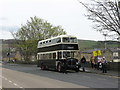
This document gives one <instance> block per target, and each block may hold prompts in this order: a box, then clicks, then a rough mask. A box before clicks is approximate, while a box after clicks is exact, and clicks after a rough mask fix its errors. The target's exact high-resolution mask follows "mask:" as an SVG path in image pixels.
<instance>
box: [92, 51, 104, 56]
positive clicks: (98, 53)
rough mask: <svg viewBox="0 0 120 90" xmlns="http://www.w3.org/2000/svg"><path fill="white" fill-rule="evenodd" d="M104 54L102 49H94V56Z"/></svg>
mask: <svg viewBox="0 0 120 90" xmlns="http://www.w3.org/2000/svg"><path fill="white" fill-rule="evenodd" d="M100 55H102V53H101V50H97V51H93V56H100Z"/></svg>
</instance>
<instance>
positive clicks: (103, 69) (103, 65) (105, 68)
mask: <svg viewBox="0 0 120 90" xmlns="http://www.w3.org/2000/svg"><path fill="white" fill-rule="evenodd" d="M102 71H103V73H107V60H106V59H105V57H103V59H102Z"/></svg>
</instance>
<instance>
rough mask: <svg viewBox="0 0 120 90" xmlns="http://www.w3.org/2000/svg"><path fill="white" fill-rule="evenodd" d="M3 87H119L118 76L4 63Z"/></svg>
mask: <svg viewBox="0 0 120 90" xmlns="http://www.w3.org/2000/svg"><path fill="white" fill-rule="evenodd" d="M0 77H1V78H2V87H3V88H21V89H24V88H118V78H117V77H112V76H107V75H99V74H93V73H85V72H78V73H76V72H73V71H70V72H68V74H63V73H59V72H56V71H53V70H49V71H42V70H40V68H38V67H37V66H36V65H18V64H6V65H2V75H1V76H0Z"/></svg>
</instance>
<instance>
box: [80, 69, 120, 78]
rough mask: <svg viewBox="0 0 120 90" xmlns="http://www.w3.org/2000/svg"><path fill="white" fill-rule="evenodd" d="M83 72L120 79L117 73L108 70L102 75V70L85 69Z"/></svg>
mask: <svg viewBox="0 0 120 90" xmlns="http://www.w3.org/2000/svg"><path fill="white" fill-rule="evenodd" d="M80 72H82V68H80ZM85 72H86V73H95V74H101V75H108V76H113V77H116V78H120V75H119V72H118V71H112V70H108V71H107V73H102V70H98V69H95V68H88V67H86V68H85Z"/></svg>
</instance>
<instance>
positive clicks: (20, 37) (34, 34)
mask: <svg viewBox="0 0 120 90" xmlns="http://www.w3.org/2000/svg"><path fill="white" fill-rule="evenodd" d="M63 34H66V32H65V31H64V30H63V29H62V28H61V26H53V25H51V24H50V23H48V22H47V21H45V20H43V19H40V18H38V17H36V16H35V17H30V21H29V20H28V21H27V23H26V24H25V25H22V26H21V28H20V29H19V30H18V31H17V32H16V33H12V35H13V36H14V38H15V39H16V41H17V47H18V48H19V51H20V52H21V53H22V55H23V56H24V59H25V60H30V56H32V55H34V56H36V53H37V43H38V41H39V40H44V39H47V38H51V37H54V36H58V35H63Z"/></svg>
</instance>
